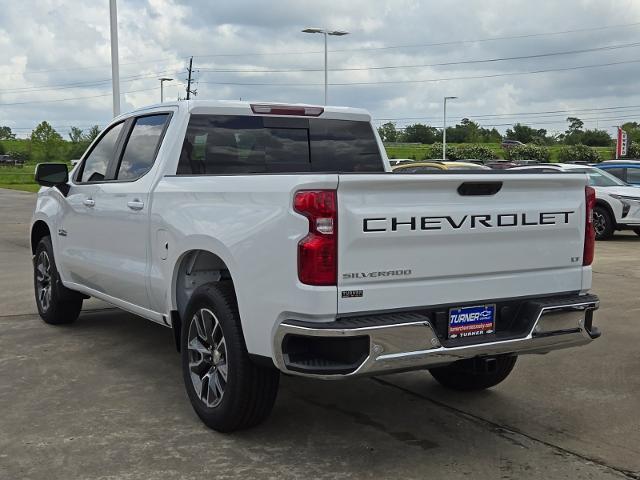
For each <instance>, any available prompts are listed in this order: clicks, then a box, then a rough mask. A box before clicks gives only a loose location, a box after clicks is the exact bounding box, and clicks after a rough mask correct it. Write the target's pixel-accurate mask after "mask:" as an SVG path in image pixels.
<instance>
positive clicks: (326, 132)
mask: <svg viewBox="0 0 640 480" xmlns="http://www.w3.org/2000/svg"><path fill="white" fill-rule="evenodd" d="M309 171H332V172H333V171H346V172H354V171H384V166H383V164H382V158H381V157H380V152H379V151H378V146H377V142H376V140H375V136H374V134H373V131H372V129H371V126H370V125H369V123H368V122H354V121H345V120H324V119H315V118H314V119H308V118H300V117H292V118H283V117H261V116H224V115H192V116H191V119H190V121H189V127H188V129H187V134H186V136H185V139H184V143H183V148H182V153H181V155H180V161H179V164H178V170H177V172H176V173H177V174H178V175H193V174H196V175H198V174H247V173H297V172H309Z"/></svg>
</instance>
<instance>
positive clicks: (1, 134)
mask: <svg viewBox="0 0 640 480" xmlns="http://www.w3.org/2000/svg"><path fill="white" fill-rule="evenodd" d="M14 138H16V134H15V133H13V132H11V128H9V127H0V140H13V139H14Z"/></svg>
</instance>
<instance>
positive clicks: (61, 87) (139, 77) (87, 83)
mask: <svg viewBox="0 0 640 480" xmlns="http://www.w3.org/2000/svg"><path fill="white" fill-rule="evenodd" d="M180 73H182V72H181V71H175V70H165V71H163V72H154V73H151V74H144V75H132V76H129V77H121V79H120V82H121V83H125V82H134V81H136V80H144V79H148V78H156V77H158V76H162V75H165V74H172V75H174V74H180ZM105 83H111V79H110V78H106V79H103V80H87V81H85V82H74V83H64V84H57V85H38V86H32V87H19V88H10V89H2V90H0V93H2V94H3V95H4V94H6V93H23V92H40V91H47V90H65V89H69V88H78V87H86V88H89V87H93V86H100V85H102V84H105Z"/></svg>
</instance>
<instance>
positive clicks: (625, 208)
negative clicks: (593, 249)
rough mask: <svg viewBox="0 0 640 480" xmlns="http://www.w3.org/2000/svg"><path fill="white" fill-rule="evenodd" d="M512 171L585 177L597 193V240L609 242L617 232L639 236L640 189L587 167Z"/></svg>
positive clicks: (566, 165) (558, 165)
mask: <svg viewBox="0 0 640 480" xmlns="http://www.w3.org/2000/svg"><path fill="white" fill-rule="evenodd" d="M511 170H521V171H522V170H526V171H531V172H534V171H547V172H558V171H560V172H571V173H580V172H581V173H586V174H587V176H588V177H589V185H590V186H592V187H593V188H594V190H595V191H596V207H595V209H594V210H593V225H594V227H595V231H596V239H598V240H606V239H609V238H611V237H612V236H613V234H614V232H615V231H616V230H633V231H634V232H635V233H636V234H638V235H640V188H638V187H635V186H631V185H629V184H627V183H625V182H623V181H622V180H620V179H619V178H617V177H615V176H613V175H611V174H610V173H608V172H605V171H604V170H601V169H599V168H596V167H590V166H587V165H576V164H571V163H553V164H549V163H547V164H540V165H530V166H526V167H515V168H512V169H511Z"/></svg>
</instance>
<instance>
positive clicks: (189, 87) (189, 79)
mask: <svg viewBox="0 0 640 480" xmlns="http://www.w3.org/2000/svg"><path fill="white" fill-rule="evenodd" d="M192 70H193V57H191V58H190V59H189V78H187V100H189V99H190V98H191V94H192V93H193V95H197V93H196V91H195V90H191V82H192V80H191V72H192Z"/></svg>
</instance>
